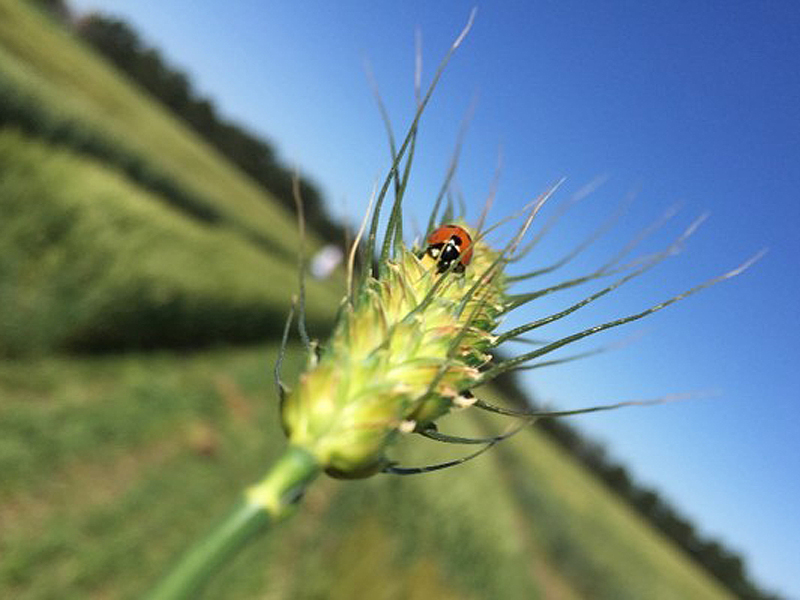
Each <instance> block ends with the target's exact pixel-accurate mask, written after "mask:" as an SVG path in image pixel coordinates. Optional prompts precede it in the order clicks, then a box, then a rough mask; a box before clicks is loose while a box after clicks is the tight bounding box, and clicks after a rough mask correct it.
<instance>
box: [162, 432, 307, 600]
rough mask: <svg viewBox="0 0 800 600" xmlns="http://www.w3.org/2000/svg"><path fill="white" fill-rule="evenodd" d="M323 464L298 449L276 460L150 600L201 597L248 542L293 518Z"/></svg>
mask: <svg viewBox="0 0 800 600" xmlns="http://www.w3.org/2000/svg"><path fill="white" fill-rule="evenodd" d="M320 470H321V469H320V466H319V464H317V461H316V459H315V458H314V457H313V456H312V455H311V454H310V453H309V452H308V451H306V450H304V449H302V448H298V447H295V446H290V447H289V448H287V450H286V452H284V454H283V455H282V456H281V457H280V458H279V459H278V460H277V461H276V462H275V464H274V465H273V466H272V468H271V469H270V470H269V471H268V472H267V474H266V475H265V476H264V478H263V479H261V481H259V482H258V483H256V484H255V485H254V486H252V487H250V488H249V489H247V490H246V491H245V493H244V497H243V498H242V499H240V500H239V501H237V503H236V504H235V505H234V507H233V508H232V510H231V511H230V512H229V513H228V514H227V515H226V516H225V517H224V518H223V519H222V520H221V521H220V522H219V523H218V524H217V525H216V526H215V527H214V528H213V529H212V530H211V531H210V532H209V533H208V534H207V535H206V536H205V538H203V539H202V540H200V541H199V542H197V543H196V544H195V545H194V546H193V547H192V548H190V549H189V551H188V552H187V553H186V554H185V555H184V556H183V558H181V560H180V561H179V562H178V564H177V565H175V567H174V568H173V569H172V570H171V571H170V572H169V573H168V574H167V576H166V577H165V578H164V579H162V580H161V582H160V583H159V584H158V585H157V586H156V588H155V589H154V590H153V591H152V592H151V593H150V595H149V596H148V598H149V600H178V599H185V598H197V597H198V594H199V592H200V590H201V588H202V587H203V586H204V585H205V584H206V583H207V582H208V580H209V579H210V578H211V576H212V575H214V573H216V572H217V570H218V569H219V568H220V567H221V566H222V565H224V564H225V563H226V562H227V561H228V560H229V559H230V558H232V557H233V556H234V555H236V554H237V553H238V552H239V550H241V549H242V548H243V547H244V546H245V544H246V543H247V542H249V541H250V540H251V539H253V538H254V537H255V536H256V535H257V534H258V533H261V532H262V531H264V530H266V529H267V527H268V526H269V525H271V524H272V523H274V522H276V521H278V520H279V519H281V518H283V517H286V516H288V515H289V514H291V512H292V509H293V508H294V506H295V505H296V504H297V501H298V500H299V499H300V496H301V495H302V493H303V491H304V490H305V489H306V487H307V486H308V484H309V483H311V481H312V480H313V479H314V478H315V477H316V476H317V475H318V474H319V472H320Z"/></svg>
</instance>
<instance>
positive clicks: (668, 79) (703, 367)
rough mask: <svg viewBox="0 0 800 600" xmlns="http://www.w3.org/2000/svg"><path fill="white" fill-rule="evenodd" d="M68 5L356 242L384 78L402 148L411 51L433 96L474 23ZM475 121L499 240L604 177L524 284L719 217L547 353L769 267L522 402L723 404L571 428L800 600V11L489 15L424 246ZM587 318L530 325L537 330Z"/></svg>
mask: <svg viewBox="0 0 800 600" xmlns="http://www.w3.org/2000/svg"><path fill="white" fill-rule="evenodd" d="M72 5H73V6H75V7H76V8H79V9H81V10H86V9H90V8H100V9H103V10H105V11H107V12H110V13H112V14H117V15H121V16H124V17H126V18H127V19H128V20H129V21H130V22H132V23H133V24H134V25H135V26H136V27H137V29H138V30H139V31H140V32H141V33H142V34H143V35H144V36H145V37H146V39H147V40H148V41H149V42H151V43H152V44H154V45H156V46H158V47H159V48H161V49H162V50H163V51H164V52H165V54H166V56H167V57H168V58H169V59H170V60H171V61H172V63H173V64H175V65H177V66H179V67H181V68H183V69H185V70H186V71H188V72H189V73H190V74H191V75H192V79H193V81H194V83H195V84H196V87H197V88H198V89H199V90H200V91H202V92H203V93H204V94H207V95H208V96H210V97H211V98H212V99H213V100H214V101H215V103H216V105H217V107H218V108H219V109H220V110H221V111H222V113H223V114H224V115H225V116H227V117H229V118H232V119H234V120H237V121H239V122H241V123H243V124H246V125H247V126H248V127H251V128H252V129H253V130H255V131H256V132H258V133H260V134H262V135H264V136H265V137H266V138H268V139H270V140H271V141H273V142H274V143H275V144H276V146H277V148H278V150H279V152H280V154H281V156H282V157H283V158H284V159H285V160H286V161H287V162H289V163H297V164H298V165H299V166H300V168H301V169H302V170H303V171H304V173H305V174H306V175H308V176H309V177H311V178H312V179H313V180H315V181H316V182H317V183H318V184H319V186H320V188H321V189H322V190H323V191H324V193H325V195H326V197H327V198H328V199H329V200H330V202H331V205H332V210H333V211H334V212H335V213H336V214H338V215H342V216H345V217H347V218H350V219H351V220H352V221H354V222H355V221H356V220H357V219H358V216H359V215H360V214H362V213H363V210H364V208H365V206H366V203H367V199H368V197H369V194H370V191H371V189H372V186H373V184H374V182H375V181H376V179H378V178H379V177H382V175H383V174H384V173H385V171H386V168H387V166H388V162H389V161H388V150H387V144H386V137H385V134H384V130H383V125H382V123H381V121H380V118H379V115H378V112H377V109H376V108H375V103H374V100H373V98H372V95H371V92H370V89H369V85H368V84H367V81H366V78H365V76H364V69H363V62H364V59H365V58H368V59H369V61H370V63H371V65H372V70H373V71H374V73H375V77H376V79H377V81H378V84H379V86H380V88H381V92H382V95H383V97H384V100H385V102H386V104H387V106H388V109H389V112H390V114H391V117H392V119H393V121H394V124H395V128H396V130H398V132H399V130H400V129H401V128H402V127H403V126H405V125H406V124H408V122H409V120H410V118H411V117H412V115H413V110H414V95H413V73H414V36H415V29H416V28H417V27H419V30H420V31H421V34H422V41H423V52H424V54H423V57H424V64H423V69H424V74H423V81H424V82H425V81H429V79H430V77H431V75H432V73H433V69H434V68H435V65H436V63H437V62H438V60H439V58H440V57H441V56H443V54H444V53H445V51H446V49H447V47H448V46H449V44H450V43H451V42H452V40H453V39H454V38H455V36H456V35H457V34H458V32H459V30H460V28H461V27H462V26H463V24H464V23H465V22H466V19H467V16H468V14H469V11H470V9H471V8H472V6H473V3H471V2H460V1H453V2H448V3H437V2H403V3H388V2H373V3H366V2H336V3H333V2H306V3H302V4H301V3H294V2H259V1H256V0H250V1H239V2H235V3H224V2H219V1H217V2H212V1H207V0H204V1H197V2H193V3H192V9H191V10H186V8H185V6H186V5H185V4H182V3H165V2H157V1H155V0H139V1H135V2H134V1H123V0H118V1H114V0H72ZM471 106H474V116H473V117H472V120H471V124H470V126H469V130H468V133H467V136H466V140H465V147H464V151H463V156H462V161H461V166H460V170H459V175H458V177H457V182H458V186H459V188H460V190H461V191H462V192H463V195H464V198H465V200H466V202H467V205H468V206H469V207H470V211H471V215H472V216H473V218H475V216H476V215H477V214H478V212H479V210H480V207H481V206H482V204H483V201H484V198H485V197H486V194H487V192H488V190H489V188H490V184H491V180H492V177H493V174H494V170H495V166H496V164H497V162H498V153H499V152H500V149H501V148H502V156H503V159H502V164H503V167H502V174H501V177H502V178H501V183H500V186H499V189H498V197H497V201H496V205H495V208H494V212H493V214H494V215H495V216H496V218H499V217H500V216H503V215H506V214H509V213H510V212H512V211H513V210H514V209H515V208H518V207H520V206H522V205H523V204H524V203H525V202H527V201H529V200H531V199H532V198H534V197H535V196H536V195H538V194H539V193H540V192H542V191H543V190H544V189H545V188H546V187H547V186H548V185H549V184H551V183H552V182H554V181H555V180H557V179H559V178H560V177H562V176H566V177H567V182H566V183H565V184H564V186H563V187H562V189H561V191H559V193H558V195H557V198H556V200H562V201H563V200H566V199H567V198H569V196H570V195H571V194H572V193H574V192H575V191H576V190H578V189H579V188H580V187H581V186H582V185H584V184H586V183H588V182H590V181H592V180H593V179H594V178H596V177H598V176H607V177H608V181H607V182H606V183H605V184H604V185H603V186H601V187H600V188H599V189H598V190H597V191H596V192H595V193H594V194H592V195H591V196H590V197H589V198H587V199H586V200H584V201H583V202H582V203H581V204H580V205H579V206H577V207H575V208H574V209H573V210H572V211H570V213H568V215H567V216H566V217H565V218H564V220H563V221H562V222H561V223H560V224H559V226H558V227H557V228H556V229H555V230H554V231H553V232H552V233H551V234H550V235H549V236H548V237H547V238H546V239H545V241H543V242H542V244H541V245H540V247H537V249H536V251H535V252H533V253H532V254H531V255H530V256H529V257H528V260H527V261H526V263H525V264H523V265H520V266H519V268H520V269H525V268H526V267H527V268H535V267H536V266H537V265H538V266H541V265H543V264H548V261H552V260H554V259H555V258H557V257H558V256H560V255H561V253H563V252H565V251H566V250H567V249H569V248H570V247H572V246H574V245H575V244H577V243H579V241H580V240H581V239H583V237H584V236H586V235H587V234H588V233H589V232H590V231H591V230H592V229H593V227H596V226H597V224H599V223H600V222H601V221H602V219H604V218H605V217H606V216H607V215H608V214H609V213H611V212H612V211H613V210H614V208H615V207H616V206H617V204H618V203H619V202H620V201H621V200H622V199H623V198H625V197H626V195H628V194H629V193H630V192H631V191H632V190H636V191H637V194H636V200H635V203H634V204H633V205H632V206H631V207H630V209H629V210H628V211H627V213H626V214H625V215H624V216H623V217H622V219H621V220H620V222H619V224H618V226H617V228H616V229H615V230H614V232H613V233H612V234H610V235H608V236H606V238H604V239H603V240H601V241H600V242H598V243H597V244H596V245H595V246H593V247H592V249H591V251H589V252H587V253H586V255H585V256H584V255H582V256H581V257H579V258H578V259H576V260H575V261H574V264H571V265H570V266H569V267H568V268H567V269H566V271H565V273H563V274H562V275H561V276H560V277H559V278H553V279H551V280H549V281H548V282H545V283H551V282H555V281H558V280H560V279H563V278H564V277H566V276H569V275H571V274H572V275H574V274H581V273H584V272H587V271H589V270H591V267H592V266H593V265H597V264H599V263H600V261H602V260H603V258H604V257H608V256H610V255H612V254H613V252H614V249H615V248H619V247H620V246H621V245H622V244H624V242H625V241H627V239H628V237H629V236H631V235H633V234H634V233H635V232H636V231H637V230H638V229H640V228H641V227H644V226H645V225H646V224H648V223H649V222H650V221H651V220H653V219H655V218H657V217H658V215H660V214H661V213H662V212H663V211H664V210H665V209H667V208H668V207H669V206H672V205H673V204H675V203H680V205H681V207H682V208H681V211H680V213H679V214H678V216H677V217H675V219H673V221H674V222H671V223H670V224H669V226H668V227H667V228H666V230H665V231H663V232H660V233H659V234H657V235H656V236H655V238H654V239H653V240H652V242H650V244H651V245H649V246H646V247H645V248H644V249H643V250H645V251H646V250H652V249H654V248H657V247H659V244H660V245H662V246H663V245H664V244H665V243H668V242H669V240H670V239H671V237H674V236H675V235H677V234H678V233H679V231H680V230H681V228H682V227H684V226H686V225H687V224H688V223H689V222H691V220H692V219H693V218H694V217H695V216H697V215H698V214H700V213H703V212H705V211H710V213H711V216H710V218H709V220H708V221H706V223H705V224H704V225H703V227H702V228H701V229H700V231H699V232H698V233H697V234H696V235H695V236H694V237H693V238H692V239H691V241H690V243H689V244H688V248H687V250H686V251H685V252H683V253H682V254H681V255H679V256H677V257H675V258H673V259H671V260H670V261H668V263H666V264H664V265H662V266H661V267H659V268H658V269H657V270H656V271H654V272H651V273H650V274H649V275H648V276H646V277H644V278H642V280H641V281H636V282H635V283H632V284H631V285H630V286H626V287H625V288H624V289H623V290H621V291H620V292H619V293H615V294H614V295H613V297H609V298H606V299H604V301H603V302H598V303H596V304H594V305H592V306H591V307H589V308H587V309H585V312H586V314H585V315H575V318H574V319H573V318H571V319H569V320H567V321H566V322H564V323H563V325H559V327H558V328H554V329H552V330H550V331H547V332H543V333H542V336H544V337H556V336H557V335H558V334H559V333H562V334H563V333H568V332H572V331H576V330H578V329H580V328H582V327H585V326H588V325H592V324H595V323H597V322H600V321H601V320H607V319H610V318H614V317H616V316H621V315H624V314H628V313H630V312H635V311H637V310H639V309H641V308H644V307H646V306H648V305H649V304H651V303H654V302H656V301H659V300H662V299H665V298H667V297H669V296H671V295H673V294H675V293H678V292H680V291H682V290H684V289H686V288H688V287H691V286H692V285H694V284H695V283H698V282H700V281H703V280H705V279H707V278H710V277H712V276H714V275H717V274H719V273H722V272H724V271H726V270H728V269H731V268H733V267H735V266H737V265H738V264H739V263H741V262H742V261H744V260H745V259H746V258H747V257H749V256H751V255H753V254H754V253H755V252H757V251H758V250H760V249H761V248H763V247H769V249H770V251H769V254H768V255H767V256H766V257H765V258H764V259H763V260H762V261H761V262H759V263H758V264H757V265H756V266H755V267H753V268H752V269H751V270H750V271H748V272H746V273H745V274H743V275H742V276H741V277H739V278H736V279H734V280H733V281H729V282H725V283H722V284H720V285H719V286H716V287H714V288H712V289H710V290H707V291H705V292H703V293H702V294H700V295H698V296H694V297H692V298H690V299H688V300H686V301H685V302H682V303H679V304H678V305H676V306H673V307H671V308H669V309H667V310H665V311H663V312H660V313H658V314H657V315H655V316H653V317H651V318H649V319H646V320H644V321H642V322H640V324H637V325H633V326H630V327H629V329H628V330H626V331H625V332H614V333H610V334H608V335H607V336H606V337H604V338H602V340H600V342H601V343H608V342H612V343H613V342H616V341H619V340H624V339H626V338H627V336H629V335H630V334H633V335H634V337H635V338H636V339H635V341H634V342H633V343H631V344H628V345H626V346H624V347H623V348H620V349H616V350H614V351H611V352H608V353H606V354H603V355H601V356H599V357H595V358H591V359H588V360H586V361H585V362H584V361H581V362H577V363H571V364H569V365H565V366H559V367H554V368H552V369H549V370H547V369H545V370H541V371H533V372H532V373H530V376H529V377H527V378H526V380H527V381H528V383H529V384H530V385H531V388H532V389H533V390H534V391H535V393H536V394H537V395H538V397H540V398H542V399H545V400H548V401H551V402H553V403H557V404H558V405H559V406H564V407H577V406H582V405H588V404H593V403H597V402H606V401H614V400H626V399H635V398H652V397H658V396H662V395H664V394H670V393H678V392H685V391H697V390H714V391H715V392H716V393H715V395H714V396H713V397H712V398H709V399H697V400H692V401H689V402H684V403H677V404H672V405H668V406H661V407H655V408H648V409H628V410H624V411H616V412H613V413H608V414H603V415H587V416H584V417H580V418H576V419H575V420H574V422H575V423H577V424H579V425H580V427H581V428H582V429H584V430H585V431H587V432H589V433H591V434H592V435H593V436H594V437H596V438H598V439H600V440H602V441H604V442H606V443H607V444H608V447H609V450H610V451H611V454H612V455H613V456H615V457H617V458H619V459H620V460H621V461H622V462H624V464H626V465H628V466H629V467H630V468H631V470H632V471H633V473H634V475H635V476H636V478H637V479H638V480H639V481H641V482H644V483H647V484H650V485H653V486H655V487H657V488H658V489H659V490H660V491H661V492H662V493H663V494H664V495H665V496H666V497H667V498H669V499H670V500H671V501H672V502H673V503H674V504H675V505H676V506H677V507H678V508H679V509H680V510H681V511H682V512H684V513H685V514H687V515H688V516H689V517H691V518H692V519H693V520H694V521H695V522H696V523H697V524H698V525H699V526H700V529H701V531H702V532H703V533H706V534H709V535H714V536H716V537H719V538H721V539H722V540H723V541H724V542H726V543H727V544H729V545H730V546H731V547H732V548H734V549H736V550H738V551H740V552H741V553H742V554H743V555H744V556H745V557H746V559H747V561H748V566H749V567H750V570H751V572H752V574H753V575H754V576H755V578H756V580H757V581H758V582H760V583H762V584H763V585H764V586H766V587H768V588H771V589H774V590H776V591H779V592H782V593H784V594H786V595H787V596H788V597H792V598H800V571H799V570H798V569H797V565H796V560H797V557H798V556H800V525H799V524H800V502H798V501H797V498H798V497H800V423H799V422H798V418H797V415H798V411H797V408H798V406H797V404H798V400H800V398H798V396H799V395H800V394H799V393H798V390H800V368H799V367H800V365H798V354H799V353H798V350H797V339H798V335H799V334H800V317H798V313H797V306H798V297H799V296H800V283H798V278H797V276H796V273H797V270H798V263H799V262H800V242H798V235H797V228H798V226H800V208H798V207H800V6H798V5H797V4H796V3H794V2H777V1H775V2H749V3H748V2H738V3H730V2H705V3H694V2H648V3H638V2H622V1H620V2H615V3H594V2H576V1H572V2H570V1H559V2H555V1H542V2H492V3H487V4H486V5H480V6H479V11H478V16H477V19H476V21H475V25H474V28H473V30H472V32H471V33H470V35H469V37H468V38H467V40H466V41H465V43H464V45H463V46H462V48H461V49H460V50H459V52H458V53H457V54H456V56H455V57H454V59H453V61H452V62H451V64H450V66H449V67H448V69H447V71H446V73H445V75H444V78H443V80H442V82H441V86H440V88H439V89H438V90H437V92H436V94H435V96H434V99H433V101H432V103H431V105H430V109H429V111H428V112H427V113H426V115H425V117H424V118H423V123H422V132H421V135H420V139H419V144H418V146H419V149H418V153H417V162H416V172H415V175H414V180H413V182H412V187H411V188H410V190H409V200H410V202H409V205H408V210H409V211H410V212H411V213H413V214H414V215H416V216H415V217H409V223H411V222H412V221H413V220H414V219H416V221H417V222H418V223H420V227H421V226H424V221H425V220H426V219H427V209H428V207H429V206H430V204H431V203H432V201H433V198H434V196H435V194H436V192H437V190H438V187H439V185H440V183H441V180H442V177H443V175H444V172H445V170H446V168H447V164H448V161H449V160H450V155H451V152H452V148H453V145H454V143H455V140H456V137H457V132H458V128H459V125H460V123H461V121H462V118H463V116H464V115H465V114H466V113H467V112H468V111H469V110H470V107H471ZM553 208H555V206H550V207H548V208H547V209H546V210H545V211H544V213H543V215H542V216H543V217H544V218H546V217H547V215H548V214H552V212H553ZM409 226H411V225H409ZM498 235H499V237H496V238H495V241H496V242H502V241H503V239H502V235H504V234H503V233H500V234H498ZM529 285H530V286H531V287H533V286H534V283H533V282H531V283H530V284H529ZM536 285H537V286H538V285H540V284H539V282H536ZM596 287H597V285H595V286H594V287H592V288H591V289H595V288H596ZM577 297H579V296H577V295H574V294H573V295H571V294H570V293H567V294H564V295H561V296H558V297H557V298H553V299H552V300H548V301H547V302H542V303H540V304H538V305H535V306H530V307H528V308H526V309H525V314H524V315H520V318H521V319H533V318H536V317H537V316H541V314H542V313H543V312H546V311H547V310H548V309H549V310H550V311H552V310H555V309H556V308H558V307H561V306H565V305H566V304H567V303H568V302H569V300H570V299H572V298H577ZM582 312H584V311H582ZM594 345H596V342H595V341H589V342H587V343H586V344H585V345H583V346H581V349H587V348H590V347H593V346H594Z"/></svg>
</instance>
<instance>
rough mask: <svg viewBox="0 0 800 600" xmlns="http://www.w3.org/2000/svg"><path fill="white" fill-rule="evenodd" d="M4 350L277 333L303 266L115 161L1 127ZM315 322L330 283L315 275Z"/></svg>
mask: <svg viewBox="0 0 800 600" xmlns="http://www.w3.org/2000/svg"><path fill="white" fill-rule="evenodd" d="M0 211H2V214H3V216H4V218H3V219H2V221H0V303H1V304H2V305H3V307H4V310H3V311H2V313H0V353H3V352H4V353H6V354H12V355H14V354H16V355H19V354H23V353H26V352H28V353H29V352H36V351H39V352H41V351H44V350H48V349H53V348H55V349H65V348H67V349H70V348H73V349H74V348H77V349H92V350H94V349H103V348H120V347H153V346H184V347H185V346H196V345H198V344H207V343H212V342H225V341H228V342H232V341H248V340H256V339H264V338H265V337H267V336H269V335H275V334H277V332H278V331H280V329H281V327H282V323H283V319H284V316H285V314H286V312H287V311H288V305H289V300H290V294H291V292H292V291H293V290H295V289H296V288H297V267H296V265H295V264H292V263H287V262H285V261H284V260H283V259H281V258H280V257H275V256H274V255H270V254H267V253H265V252H263V251H262V250H261V249H260V248H259V247H257V246H255V245H253V244H252V243H251V242H249V241H248V240H247V239H246V238H243V237H241V236H239V235H237V234H236V233H235V232H233V231H232V230H230V229H229V228H225V227H218V226H210V225H207V224H204V223H201V222H198V221H196V220H194V219H190V218H186V217H185V216H184V215H182V214H181V213H180V212H179V211H176V210H174V209H172V208H170V207H169V206H168V205H166V204H165V203H163V202H161V201H159V199H158V198H156V197H154V196H152V195H150V194H148V193H147V192H145V191H143V190H142V189H141V188H138V187H137V186H135V185H132V184H131V183H130V182H129V181H128V180H126V179H125V178H124V177H122V176H121V175H120V174H119V173H117V172H115V171H114V170H113V169H108V168H106V167H105V166H104V165H103V164H101V163H98V162H96V161H93V160H88V159H85V158H83V157H81V156H78V155H75V154H73V153H71V152H69V151H67V150H63V149H60V148H54V147H52V146H50V145H48V144H44V143H40V142H38V141H36V140H32V139H30V138H28V137H26V136H24V135H21V134H19V133H18V132H15V131H13V130H5V131H2V132H0ZM309 286H310V287H309V300H308V307H309V311H310V314H311V315H312V316H313V319H312V320H313V321H315V322H316V323H321V322H330V320H331V319H332V317H333V313H334V311H335V309H336V306H337V301H338V299H339V293H338V291H334V289H333V288H334V287H336V286H335V285H329V286H323V285H321V284H319V283H317V282H314V281H311V282H310V283H309Z"/></svg>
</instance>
